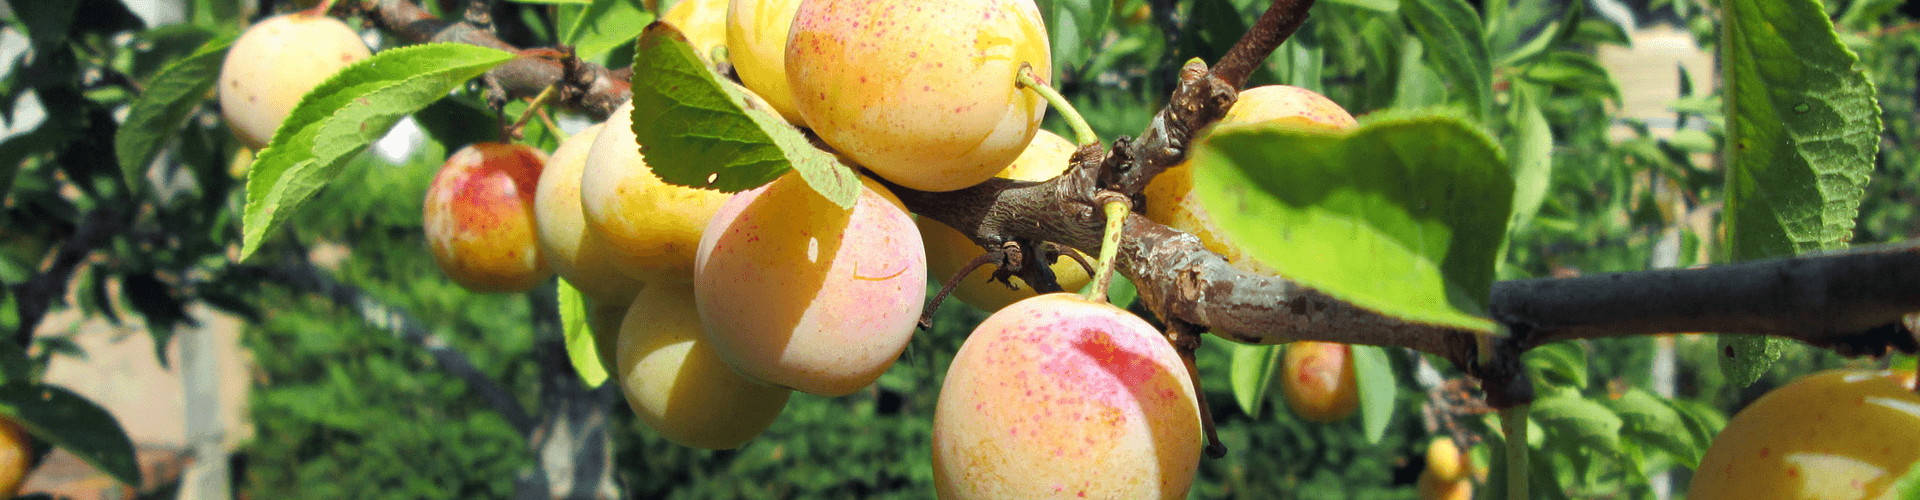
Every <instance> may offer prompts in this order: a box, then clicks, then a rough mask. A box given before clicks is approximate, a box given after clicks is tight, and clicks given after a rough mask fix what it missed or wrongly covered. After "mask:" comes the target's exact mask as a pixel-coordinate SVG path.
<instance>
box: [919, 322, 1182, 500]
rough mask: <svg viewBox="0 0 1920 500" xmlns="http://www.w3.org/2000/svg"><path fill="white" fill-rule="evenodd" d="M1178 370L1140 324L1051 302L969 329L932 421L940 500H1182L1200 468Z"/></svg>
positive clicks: (1163, 343)
mask: <svg viewBox="0 0 1920 500" xmlns="http://www.w3.org/2000/svg"><path fill="white" fill-rule="evenodd" d="M1200 447H1201V435H1200V407H1199V404H1198V403H1197V398H1196V396H1195V394H1194V392H1193V382H1192V379H1191V378H1189V376H1188V374H1187V369H1186V365H1185V363H1184V362H1183V361H1181V359H1180V355H1179V354H1178V353H1176V352H1175V351H1174V349H1173V346H1172V344H1169V343H1168V342H1167V340H1166V338H1165V337H1163V336H1161V334H1160V332H1159V331H1157V330H1155V329H1154V328H1153V326H1152V325H1149V324H1147V322H1146V321H1145V320H1142V319H1140V318H1139V317H1137V316H1134V315H1133V314H1131V313H1128V312H1127V311H1126V310H1123V309H1120V308H1118V307H1114V306H1113V305H1111V304H1107V303H1105V302H1094V301H1090V300H1087V299H1085V298H1082V297H1080V296H1078V295H1074V294H1068V293H1054V294H1047V295H1041V296H1038V297H1033V298H1030V299H1026V300H1022V301H1019V302H1015V303H1013V304H1012V305H1009V306H1007V307H1006V308H1004V309H1001V310H1000V311H999V312H996V313H994V314H993V315H992V316H990V317H988V318H987V319H986V321H984V322H981V323H980V326H979V327H977V328H975V329H974V331H973V334H972V335H971V336H969V337H967V340H966V342H965V343H964V344H962V345H961V346H960V350H959V351H958V352H956V353H954V357H953V364H952V365H951V366H950V367H948V368H947V378H946V381H945V382H944V383H943V385H941V387H940V399H939V403H938V404H937V405H936V408H935V409H934V416H933V477H934V485H935V487H936V488H937V491H938V492H939V495H940V497H941V498H948V499H953V498H1042V497H1066V498H1182V497H1185V496H1186V494H1187V491H1188V489H1189V488H1190V487H1191V486H1192V484H1193V478H1194V474H1195V472H1196V470H1197V469H1198V467H1199V465H1200Z"/></svg>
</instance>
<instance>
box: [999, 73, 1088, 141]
mask: <svg viewBox="0 0 1920 500" xmlns="http://www.w3.org/2000/svg"><path fill="white" fill-rule="evenodd" d="M1017 80H1018V82H1019V83H1020V85H1021V86H1023V87H1026V88H1030V89H1033V91H1034V92H1037V93H1039V94H1040V97H1042V98H1045V99H1046V100H1047V103H1048V104H1052V105H1053V109H1057V110H1060V118H1062V119H1065V120H1067V126H1069V127H1073V139H1074V141H1073V144H1074V145H1075V146H1085V145H1088V144H1099V143H1100V136H1099V135H1095V134H1094V133H1093V127H1090V126H1087V119H1086V118H1084V117H1081V116H1080V110H1077V109H1073V103H1070V102H1067V98H1066V96H1063V95H1060V91H1058V90H1054V89H1053V87H1052V86H1050V85H1047V82H1043V81H1040V78H1039V77H1038V76H1035V75H1034V74H1033V66H1028V65H1026V64H1025V63H1022V64H1021V65H1020V76H1019V78H1018V79H1017Z"/></svg>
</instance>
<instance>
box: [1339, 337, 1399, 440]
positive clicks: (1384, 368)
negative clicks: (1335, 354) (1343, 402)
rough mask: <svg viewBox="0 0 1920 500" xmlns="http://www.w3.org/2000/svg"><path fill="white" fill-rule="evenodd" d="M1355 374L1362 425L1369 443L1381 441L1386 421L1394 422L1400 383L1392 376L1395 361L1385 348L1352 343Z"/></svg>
mask: <svg viewBox="0 0 1920 500" xmlns="http://www.w3.org/2000/svg"><path fill="white" fill-rule="evenodd" d="M1350 347H1351V349H1352V351H1351V352H1352V353H1353V374H1354V378H1355V379H1357V380H1356V381H1357V382H1359V383H1360V427H1361V428H1362V429H1364V430H1366V432H1367V443H1369V444H1380V438H1383V437H1385V436H1386V435H1387V423H1388V422H1392V421H1393V409H1394V408H1393V406H1394V405H1393V397H1394V395H1396V394H1398V393H1399V390H1400V385H1399V383H1398V382H1396V381H1395V380H1396V379H1395V378H1394V376H1393V362H1392V361H1389V360H1388V359H1387V351H1386V349H1382V348H1380V347H1378V346H1370V345H1354V346H1350Z"/></svg>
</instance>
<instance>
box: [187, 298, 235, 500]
mask: <svg viewBox="0 0 1920 500" xmlns="http://www.w3.org/2000/svg"><path fill="white" fill-rule="evenodd" d="M195 309H196V310H195V311H194V312H193V313H192V314H193V315H195V316H199V317H201V318H206V317H208V316H210V315H211V311H208V310H206V308H205V307H196V308H195ZM219 324H223V323H221V322H215V321H205V320H203V321H201V322H200V326H197V327H192V328H187V329H183V330H181V332H180V335H179V336H177V337H174V342H178V343H180V359H179V363H180V366H179V368H180V380H181V385H184V386H185V387H184V389H185V390H184V391H183V394H184V399H185V401H184V402H183V403H184V404H185V405H186V412H185V415H186V421H187V422H186V426H187V449H188V457H189V461H188V465H187V467H186V470H185V471H183V472H182V473H181V475H180V494H179V499H180V500H228V499H231V498H233V492H232V486H231V485H232V477H233V473H232V471H231V470H229V467H228V461H227V446H226V437H227V424H226V422H225V421H223V420H222V415H221V411H220V363H219V361H220V358H219V356H220V345H219V343H218V342H216V341H215V339H216V337H218V336H217V335H215V333H214V328H215V325H219Z"/></svg>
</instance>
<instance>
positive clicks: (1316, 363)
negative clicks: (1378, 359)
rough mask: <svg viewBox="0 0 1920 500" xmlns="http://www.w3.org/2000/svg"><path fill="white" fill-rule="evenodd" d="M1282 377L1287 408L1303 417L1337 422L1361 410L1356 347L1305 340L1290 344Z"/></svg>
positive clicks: (1281, 385)
mask: <svg viewBox="0 0 1920 500" xmlns="http://www.w3.org/2000/svg"><path fill="white" fill-rule="evenodd" d="M1280 377H1281V378H1280V390H1281V392H1282V393H1284V394H1285V395H1286V400H1287V407H1288V408H1292V409H1293V413H1294V414H1295V415H1299V416H1300V418H1303V419H1307V420H1310V421H1314V422H1321V423H1327V422H1334V421H1338V420H1340V419H1343V418H1347V417H1348V416H1351V415H1353V412H1354V411H1355V410H1358V409H1359V408H1360V383H1359V381H1358V380H1357V379H1356V378H1355V376H1354V371H1353V347H1352V346H1349V345H1346V344H1337V343H1332V342H1312V341H1305V340H1302V341H1298V342H1294V343H1292V344H1287V347H1286V353H1285V355H1284V357H1283V358H1282V359H1281V365H1280Z"/></svg>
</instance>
